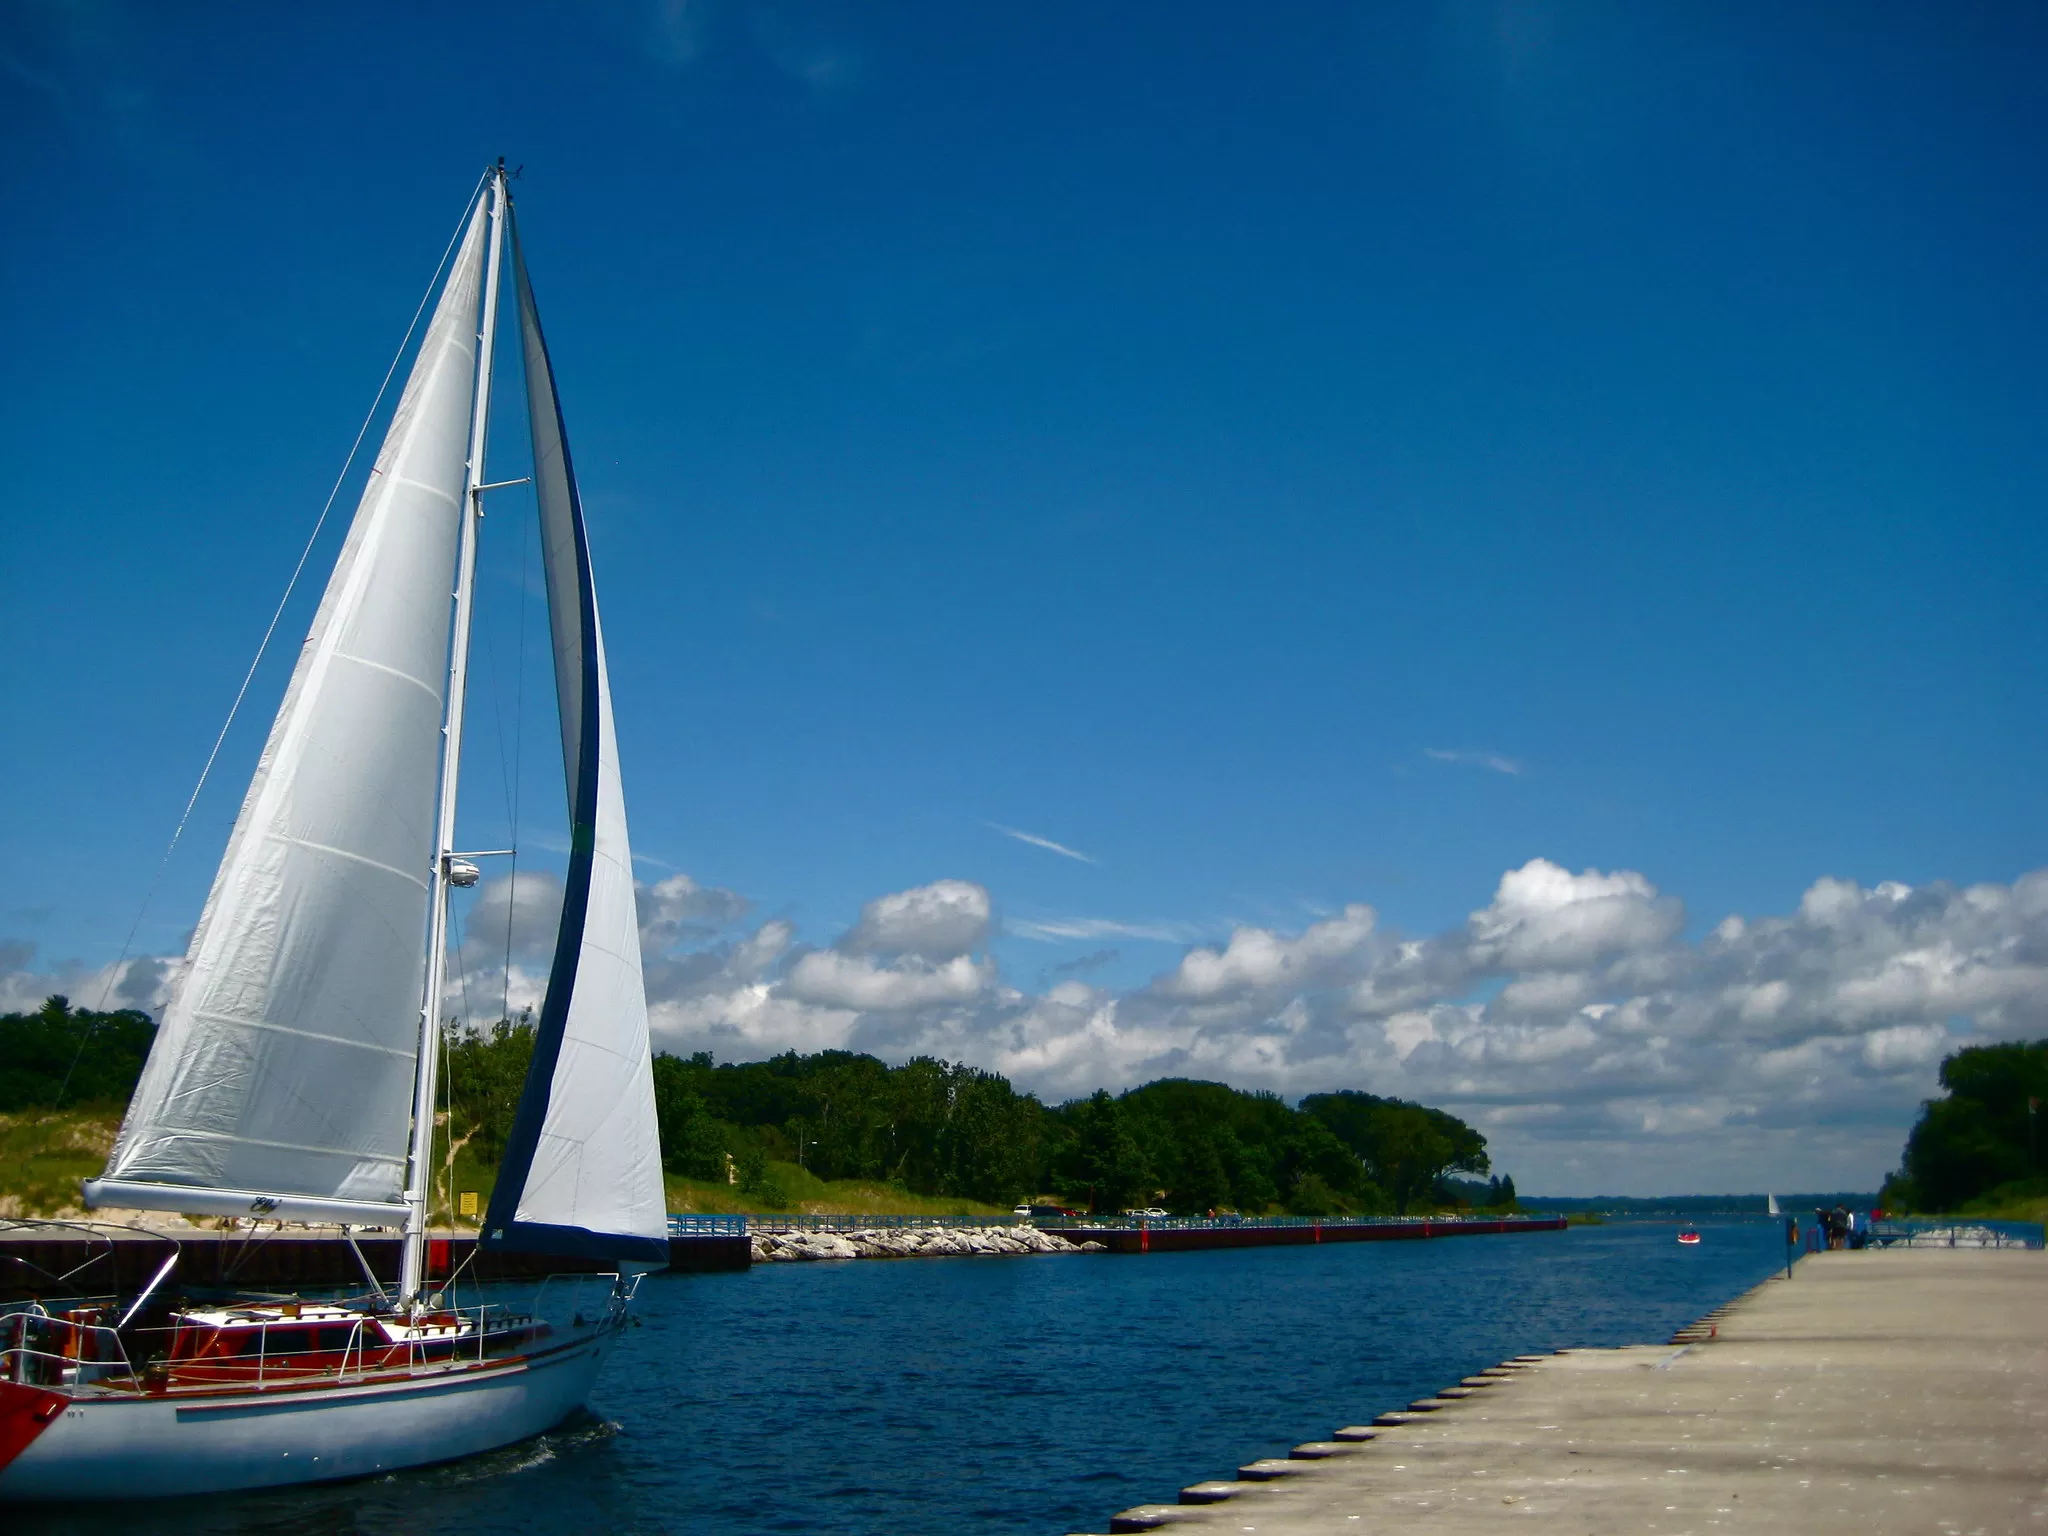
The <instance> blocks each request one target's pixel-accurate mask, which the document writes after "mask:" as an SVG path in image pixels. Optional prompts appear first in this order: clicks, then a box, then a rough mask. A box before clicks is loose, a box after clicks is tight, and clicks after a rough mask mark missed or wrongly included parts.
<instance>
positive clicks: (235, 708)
mask: <svg viewBox="0 0 2048 1536" xmlns="http://www.w3.org/2000/svg"><path fill="white" fill-rule="evenodd" d="M484 174H485V175H486V176H487V175H489V174H490V173H489V172H488V171H487V172H485V173H484ZM482 185H483V177H482V176H480V177H478V178H477V185H476V186H475V187H471V188H470V191H469V196H468V197H467V198H466V199H465V200H464V202H463V205H462V217H461V218H460V219H458V220H457V221H456V224H455V233H454V234H452V235H450V236H449V237H448V245H447V247H446V249H444V250H443V251H442V252H441V259H440V261H439V262H437V263H436V264H435V266H434V275H433V278H432V279H431V280H430V281H429V282H428V284H427V291H426V292H425V293H423V294H421V295H420V302H419V307H418V308H417V309H415V310H414V311H413V312H412V320H411V323H409V324H408V325H407V326H406V328H405V338H404V340H402V341H400V342H399V344H398V350H397V351H396V352H395V353H393V354H392V357H391V366H390V367H388V368H386V369H385V370H384V379H383V382H381V383H380V384H378V386H377V396H376V398H375V399H374V400H372V401H371V402H370V409H369V412H368V414H366V415H365V416H364V417H363V424H362V425H361V426H360V427H358V428H356V436H355V441H354V442H352V443H350V444H349V448H348V456H347V457H346V458H345V459H343V460H342V463H341V472H340V473H339V474H337V475H336V476H335V477H334V484H333V486H332V487H330V488H329V490H328V492H327V500H326V502H325V503H323V504H322V506H321V508H320V515H319V517H317V518H315V519H314V521H313V531H312V533H310V534H309V535H307V537H306V546H305V548H304V549H302V550H300V551H299V560H298V564H296V565H294V566H293V567H292V574H291V577H290V579H289V580H288V581H286V582H285V584H284V595H283V596H282V597H280V598H279V599H278V600H277V608H276V611H275V612H273V613H272V614H271V615H270V623H269V624H268V625H266V626H265V627H264V630H263V638H262V639H261V640H260V641H258V642H257V644H256V654H255V656H254V657H252V658H251V659H250V662H249V670H248V671H247V672H245V673H243V674H242V686H241V687H239V688H237V689H236V690H235V698H234V702H233V703H232V704H230V705H229V706H228V716H227V719H225V720H223V721H222V722H221V727H220V734H219V735H217V736H215V737H214V738H213V747H212V750H210V751H209V752H208V753H207V754H206V762H205V763H204V764H203V765H202V766H201V768H200V770H199V782H198V783H196V784H194V785H193V786H192V793H191V795H190V797H189V798H187V800H186V801H185V809H184V811H183V812H182V813H181V814H180V815H179V817H178V825H177V826H176V828H174V829H173V830H172V832H171V840H170V843H169V844H168V845H167V846H166V847H165V848H164V856H163V857H162V858H161V859H159V860H158V861H157V866H156V873H155V874H154V875H152V876H151V877H150V882H149V887H148V889H147V890H145V891H144V892H143V894H142V905H141V906H140V907H138V908H137V909H136V912H135V921H134V922H133V923H131V924H130V925H129V927H128V937H127V938H125V939H124V940H122V941H121V953H120V955H119V957H118V958H116V959H115V961H114V964H113V967H112V968H111V969H110V970H109V971H108V972H107V979H106V983H105V985H103V986H102V987H101V988H100V1000H99V1004H98V1006H97V1007H96V1008H95V1009H94V1010H93V1011H94V1012H95V1013H102V1012H104V1011H105V1010H106V1006H107V999H108V997H109V996H110V995H111V994H112V993H113V990H114V981H115V978H117V977H119V976H120V975H121V974H122V969H123V967H124V966H125V965H126V964H127V962H128V956H129V953H130V952H131V951H132V950H133V949H134V947H135V935H136V934H137V933H139V932H141V930H142V920H143V919H144V918H145V917H147V916H148V915H149V904H150V902H151V901H153V900H154V899H155V897H156V893H157V887H158V886H160V885H161V884H162V883H163V878H164V871H165V870H166V869H168V868H169V867H170V863H171V855H172V854H174V853H176V852H177V851H178V840H179V839H180V838H182V837H183V836H184V835H185V825H186V823H187V822H189V821H190V820H191V819H192V809H193V807H194V806H196V805H198V803H199V796H200V794H201V793H202V792H203V791H204V790H205V788H206V780H207V778H208V776H209V775H210V774H211V773H212V772H213V765H214V761H215V760H216V759H217V758H218V757H219V756H220V749H221V745H222V744H223V743H224V742H225V741H226V740H227V739H228V732H229V731H230V730H232V729H233V728H234V724H235V716H236V715H237V714H238V713H239V712H240V710H241V708H242V701H243V700H244V699H245V698H247V697H248V694H249V684H250V683H251V682H252V681H254V679H255V677H256V669H257V668H258V667H260V666H262V664H263V657H264V653H265V652H266V651H268V650H269V648H270V641H271V638H272V637H273V636H274V635H275V634H276V633H277V626H278V622H279V621H280V620H281V619H283V617H284V611H285V608H286V606H287V605H289V604H290V602H291V600H292V593H293V592H294V591H295V590H297V588H298V584H299V577H300V576H302V575H304V574H305V570H306V562H307V561H308V560H310V559H311V558H312V555H313V548H314V546H315V545H316V544H317V543H319V541H320V531H321V529H323V528H325V527H326V526H327V517H328V514H329V513H331V512H332V511H333V510H334V499H335V497H337V496H339V495H340V494H341V487H342V485H343V483H344V482H345V481H346V480H347V479H348V473H349V470H350V469H351V468H353V467H354V465H355V461H356V455H357V454H358V453H359V452H361V451H362V446H363V439H364V438H365V437H367V436H368V435H369V432H370V424H371V423H372V422H373V421H375V420H376V419H377V410H378V407H379V406H381V405H382V404H383V403H384V395H385V392H386V391H387V390H389V389H390V388H391V380H392V378H393V377H394V376H395V375H396V374H397V372H398V365H399V363H400V362H401V361H402V360H403V359H404V357H405V352H406V348H407V347H409V346H411V345H412V338H413V332H415V331H417V330H418V329H419V324H420V316H422V315H424V314H425V313H426V312H427V304H428V302H429V301H430V300H431V299H432V298H433V297H434V290H435V289H436V288H437V287H439V286H440V283H441V274H442V272H443V271H445V270H446V268H447V266H448V258H449V257H450V256H451V255H453V254H454V252H455V246H456V243H457V242H458V241H459V240H461V238H462V231H463V228H464V226H465V225H467V223H468V222H469V217H470V209H471V208H472V207H474V206H475V203H476V197H477V188H478V187H481V186H482ZM93 1027H94V1026H93V1025H91V1024H88V1025H87V1026H86V1029H85V1033H84V1034H83V1035H81V1036H80V1037H79V1041H78V1050H77V1052H76V1053H75V1054H74V1055H73V1056H72V1058H71V1065H70V1067H69V1068H68V1069H67V1070H66V1071H65V1073H64V1081H63V1083H62V1084H60V1085H59V1087H58V1089H57V1097H56V1100H55V1103H54V1104H53V1106H52V1107H55V1105H61V1104H62V1103H63V1102H64V1095H65V1093H66V1092H67V1091H68V1090H69V1089H70V1087H71V1078H72V1074H73V1073H75V1072H77V1070H78V1063H79V1062H80V1061H82V1060H83V1059H84V1057H85V1046H86V1042H87V1041H88V1040H90V1039H91V1038H92V1031H93Z"/></svg>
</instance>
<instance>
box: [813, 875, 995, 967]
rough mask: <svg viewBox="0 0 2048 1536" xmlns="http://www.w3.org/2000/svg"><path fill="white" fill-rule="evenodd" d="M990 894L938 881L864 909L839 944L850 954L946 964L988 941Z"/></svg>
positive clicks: (958, 882) (959, 882)
mask: <svg viewBox="0 0 2048 1536" xmlns="http://www.w3.org/2000/svg"><path fill="white" fill-rule="evenodd" d="M990 910H991V909H990V905H989V899H988V891H987V890H986V889H985V888H983V887H982V886H979V885H976V884H975V883H974V882H973V881H971V880H935V881H933V882H932V883H931V884H930V885H920V886H915V887H913V888H912V889H910V890H907V891H897V892H895V893H894V894H893V895H889V896H878V897H876V898H875V899H874V900H873V901H871V902H869V903H868V904H867V905H866V906H865V907H863V908H861V913H860V921H859V922H858V923H856V924H855V925H854V926H853V928H852V929H851V930H850V931H849V932H848V933H847V935H846V937H845V938H843V939H841V940H840V942H839V948H841V949H843V950H845V951H846V952H847V953H849V954H856V955H859V954H876V955H919V956H922V957H923V958H925V959H927V960H946V959H951V958H952V957H953V956H955V955H964V954H966V953H967V952H968V951H969V950H971V949H978V948H980V947H981V946H982V945H983V944H984V943H986V942H987V941H988V933H989V915H990Z"/></svg>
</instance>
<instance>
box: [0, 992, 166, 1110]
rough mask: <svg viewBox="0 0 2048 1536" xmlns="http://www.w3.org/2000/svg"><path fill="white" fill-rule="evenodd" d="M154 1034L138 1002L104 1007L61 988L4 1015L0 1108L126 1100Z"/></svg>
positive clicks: (99, 1104) (0, 1033) (0, 1024)
mask: <svg viewBox="0 0 2048 1536" xmlns="http://www.w3.org/2000/svg"><path fill="white" fill-rule="evenodd" d="M155 1038H156V1025H155V1024H154V1023H152V1022H151V1021H150V1017H149V1015H148V1014H146V1013H143V1012H141V1011H140V1010H139V1009H134V1008H122V1009H119V1010H117V1011H115V1012H113V1013H98V1012H95V1011H94V1010H92V1009H90V1008H73V1007H72V1006H71V1000H70V999H69V998H67V997H64V996H61V995H59V996H56V997H51V998H47V999H45V1000H44V1003H43V1006H42V1007H40V1008H38V1009H37V1010H36V1011H35V1012H34V1013H8V1014H0V1114H12V1113H15V1112H17V1111H20V1110H24V1109H79V1108H87V1107H92V1108H103V1107H108V1106H114V1107H118V1106H121V1105H124V1104H126V1103H127V1102H128V1096H129V1095H130V1094H131V1093H133V1092H134V1091H135V1080H136V1079H137V1078H138V1077H140V1076H141V1075H142V1063H143V1061H144V1060H145V1059H146V1058H147V1057H148V1055H149V1042H150V1041H152V1040H154V1039H155Z"/></svg>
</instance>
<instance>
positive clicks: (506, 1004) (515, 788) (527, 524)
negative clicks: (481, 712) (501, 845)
mask: <svg viewBox="0 0 2048 1536" xmlns="http://www.w3.org/2000/svg"><path fill="white" fill-rule="evenodd" d="M530 446H531V445H529V447H530ZM534 495H535V497H536V498H538V496H539V495H540V474H539V470H538V468H536V469H535V472H534ZM537 510H538V509H537V508H536V511H537ZM536 521H538V518H537V517H534V518H524V517H523V518H521V519H520V520H519V628H518V630H517V632H516V633H517V636H518V643H517V649H516V651H515V654H514V659H513V663H512V669H513V671H512V791H511V795H510V797H509V798H510V801H511V808H510V812H509V814H510V816H511V822H512V828H511V830H512V838H511V842H512V871H511V874H510V876H509V877H508V883H507V885H506V888H505V974H504V985H503V987H502V988H501V990H500V993H499V998H498V1010H499V1013H500V1014H501V1015H502V1016H503V1017H504V1018H506V1019H508V1020H509V1019H510V1018H511V1017H512V918H513V915H514V914H515V913H516V912H517V911H518V910H519V909H518V905H517V903H518V897H519V788H520V770H521V769H522V768H523V767H524V762H523V753H524V751H525V746H526V596H527V583H526V577H527V552H528V550H529V549H530V548H531V547H532V542H533V524H534V523H535V522H536ZM499 729H500V731H501V733H502V731H503V726H502V724H501V725H500V727H499ZM499 750H501V751H502V750H503V737H502V734H501V736H500V744H499Z"/></svg>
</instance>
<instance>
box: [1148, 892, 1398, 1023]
mask: <svg viewBox="0 0 2048 1536" xmlns="http://www.w3.org/2000/svg"><path fill="white" fill-rule="evenodd" d="M1374 920H1375V919H1374V915H1373V910H1372V908H1371V907H1367V906H1359V905H1353V906H1348V907H1346V908H1345V909H1344V911H1343V913H1342V915H1340V916H1338V917H1332V918H1327V919H1325V920H1324V921H1322V922H1320V923H1315V924H1312V925H1310V927H1309V928H1307V929H1306V930H1305V931H1304V932H1303V933H1301V934H1300V935H1299V936H1298V937H1296V938H1292V939H1290V938H1286V937H1284V936H1282V935H1280V934H1277V933H1274V932H1273V931H1272V930H1271V929H1269V928H1238V929H1236V930H1235V931H1233V932H1232V933H1231V935H1230V943H1229V944H1228V946H1226V947H1225V948H1224V950H1223V951H1222V952H1221V953H1220V954H1219V953H1218V952H1217V951H1215V950H1213V949H1191V950H1189V951H1188V952H1187V954H1185V955H1183V956H1182V957H1181V962H1180V964H1179V965H1177V966H1176V967H1174V969H1173V970H1172V971H1171V972H1169V973H1168V974H1167V975H1165V976H1162V977H1160V978H1159V979H1158V980H1157V981H1156V982H1154V983H1153V990H1154V991H1155V992H1157V993H1158V994H1159V995H1160V996H1162V997H1171V998H1180V999H1185V1000H1187V1001H1189V1002H1210V1001H1214V1000H1216V999H1218V998H1224V997H1232V996H1249V995H1251V994H1254V993H1259V992H1269V991H1271V990H1273V989H1274V988H1276V987H1285V988H1290V989H1299V988H1303V987H1314V986H1322V985H1325V984H1327V983H1328V981H1329V980H1330V979H1331V974H1332V972H1333V970H1334V969H1335V968H1336V967H1339V966H1341V965H1342V964H1343V963H1344V962H1346V961H1348V960H1350V959H1352V958H1353V957H1354V956H1357V955H1358V954H1359V953H1360V952H1361V951H1362V950H1363V948H1364V946H1365V944H1366V941H1367V940H1368V939H1370V938H1371V937H1372V931H1373V924H1374Z"/></svg>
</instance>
